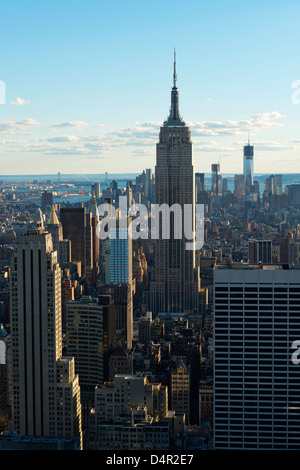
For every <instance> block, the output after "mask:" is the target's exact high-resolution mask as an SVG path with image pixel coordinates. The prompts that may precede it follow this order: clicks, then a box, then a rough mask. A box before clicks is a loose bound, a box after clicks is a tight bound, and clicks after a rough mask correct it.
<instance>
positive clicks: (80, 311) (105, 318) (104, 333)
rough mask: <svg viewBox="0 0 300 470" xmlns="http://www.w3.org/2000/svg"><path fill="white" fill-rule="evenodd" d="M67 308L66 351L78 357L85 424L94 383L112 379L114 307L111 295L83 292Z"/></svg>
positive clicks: (76, 359) (91, 403)
mask: <svg viewBox="0 0 300 470" xmlns="http://www.w3.org/2000/svg"><path fill="white" fill-rule="evenodd" d="M66 312H67V315H66V316H67V352H68V355H71V356H73V357H74V358H75V371H76V374H78V375H79V384H80V390H81V403H82V411H83V424H84V427H85V428H86V426H87V421H88V420H87V417H88V414H89V412H90V410H91V408H93V406H94V396H95V387H96V386H97V385H98V384H102V383H103V382H104V381H106V380H108V379H109V354H110V352H111V351H113V349H114V348H115V309H114V304H113V302H112V299H111V297H110V296H101V297H99V298H92V297H90V296H82V297H81V299H80V300H79V301H72V302H69V303H68V304H67V305H66Z"/></svg>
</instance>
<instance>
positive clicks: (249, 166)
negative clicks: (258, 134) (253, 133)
mask: <svg viewBox="0 0 300 470" xmlns="http://www.w3.org/2000/svg"><path fill="white" fill-rule="evenodd" d="M253 155H254V152H253V145H250V142H249V140H248V144H247V145H245V146H244V176H245V193H246V194H249V193H251V192H252V186H253Z"/></svg>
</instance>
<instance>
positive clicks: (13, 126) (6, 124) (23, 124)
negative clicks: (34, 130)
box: [0, 118, 41, 134]
mask: <svg viewBox="0 0 300 470" xmlns="http://www.w3.org/2000/svg"><path fill="white" fill-rule="evenodd" d="M40 125H41V124H40V123H39V122H37V121H36V120H35V119H32V118H27V119H24V120H23V121H15V120H14V119H6V120H5V121H0V133H3V134H17V133H20V131H23V130H27V129H28V128H31V127H37V126H40Z"/></svg>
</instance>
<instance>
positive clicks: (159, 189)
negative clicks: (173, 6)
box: [150, 57, 200, 315]
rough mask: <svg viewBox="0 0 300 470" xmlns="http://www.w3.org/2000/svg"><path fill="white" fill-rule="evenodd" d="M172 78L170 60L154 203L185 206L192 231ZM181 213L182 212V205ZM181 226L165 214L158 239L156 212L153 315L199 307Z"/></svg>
mask: <svg viewBox="0 0 300 470" xmlns="http://www.w3.org/2000/svg"><path fill="white" fill-rule="evenodd" d="M176 80H177V76H176V61H175V57H174V75H173V82H174V83H173V88H172V92H171V108H170V115H169V117H168V119H167V121H165V122H164V124H163V126H162V127H161V128H160V134H159V143H158V144H157V145H156V167H155V193H156V197H155V202H156V204H158V205H161V204H167V206H168V207H169V208H171V206H173V204H179V206H180V207H181V210H182V213H184V206H185V205H187V204H189V205H190V207H191V208H192V211H191V217H189V218H188V223H189V225H190V229H191V230H193V231H195V176H194V166H193V157H192V141H191V136H190V129H189V127H187V126H186V124H185V122H184V121H183V120H182V119H181V117H180V114H179V97H178V89H177V86H176ZM185 210H186V211H187V207H186V208H185ZM157 222H158V221H157ZM176 222H177V223H176ZM164 223H165V221H164ZM184 225H185V224H184V216H183V217H182V222H181V223H180V222H178V221H175V217H173V216H172V215H171V214H170V237H169V238H168V239H166V238H163V237H162V217H161V214H160V216H159V238H158V239H157V240H156V245H155V267H154V272H153V275H154V276H153V277H154V280H153V281H152V282H151V286H150V310H151V311H152V312H153V314H154V315H155V314H157V313H158V312H178V311H179V312H180V311H181V312H183V311H185V310H193V309H195V308H198V293H199V289H200V276H199V268H198V267H196V263H195V248H194V249H191V250H188V249H186V242H187V240H186V238H185V233H186V232H185V231H184V228H185V227H184ZM186 225H187V224H186ZM176 232H180V235H181V238H180V239H178V238H176V236H177V233H176ZM191 243H192V242H191ZM194 247H195V245H194Z"/></svg>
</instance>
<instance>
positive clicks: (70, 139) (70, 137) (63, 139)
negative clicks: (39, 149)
mask: <svg viewBox="0 0 300 470" xmlns="http://www.w3.org/2000/svg"><path fill="white" fill-rule="evenodd" d="M78 140H79V137H76V136H75V135H58V136H57V137H51V138H50V139H47V142H77V141H78Z"/></svg>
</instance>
